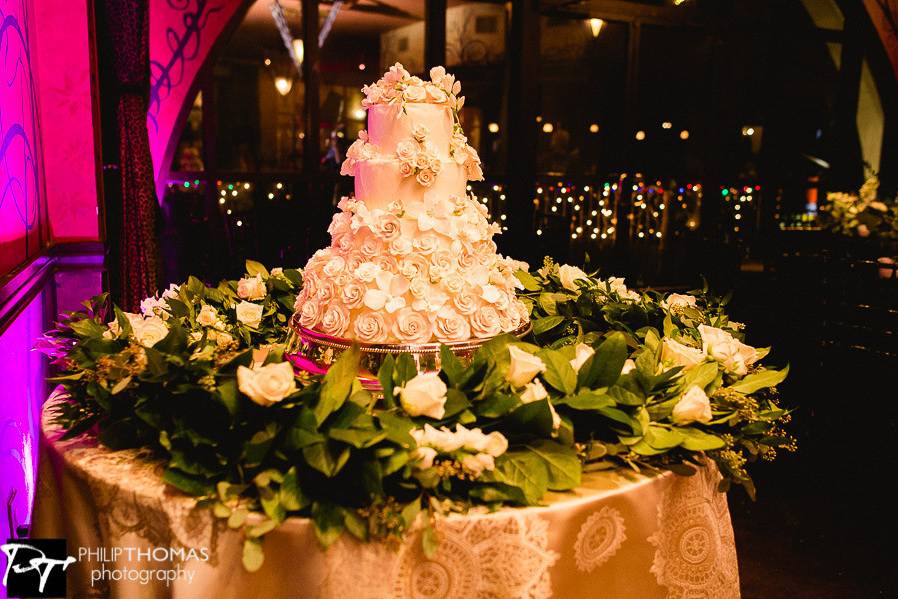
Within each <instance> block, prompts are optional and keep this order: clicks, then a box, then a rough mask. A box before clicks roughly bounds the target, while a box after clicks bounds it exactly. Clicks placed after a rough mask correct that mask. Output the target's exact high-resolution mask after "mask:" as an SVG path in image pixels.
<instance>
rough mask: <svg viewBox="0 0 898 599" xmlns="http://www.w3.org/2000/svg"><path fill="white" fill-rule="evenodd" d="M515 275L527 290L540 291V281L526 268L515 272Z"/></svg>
mask: <svg viewBox="0 0 898 599" xmlns="http://www.w3.org/2000/svg"><path fill="white" fill-rule="evenodd" d="M514 276H515V277H517V279H518V281H520V282H521V285H523V286H524V289H526V290H527V291H539V290H540V289H541V286H540V284H539V281H537V280H536V278H535V277H534V276H533V275H531V274H530V273H529V272H527V271H526V270H518V271H516V272H515V273H514Z"/></svg>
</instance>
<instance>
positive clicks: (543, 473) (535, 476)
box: [492, 450, 549, 504]
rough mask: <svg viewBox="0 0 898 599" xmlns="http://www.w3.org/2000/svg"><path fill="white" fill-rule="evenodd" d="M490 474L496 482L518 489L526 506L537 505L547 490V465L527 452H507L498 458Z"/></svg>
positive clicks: (533, 454) (538, 457)
mask: <svg viewBox="0 0 898 599" xmlns="http://www.w3.org/2000/svg"><path fill="white" fill-rule="evenodd" d="M492 474H493V478H494V479H495V480H496V482H500V483H504V484H507V485H510V486H512V487H517V488H519V489H520V490H521V492H522V493H523V494H524V498H525V499H526V501H527V503H528V504H536V503H538V502H539V500H540V499H542V497H543V495H545V494H546V491H547V490H548V488H549V472H548V466H547V464H546V463H545V461H544V460H543V459H542V458H541V457H540V456H538V455H536V454H535V453H533V452H531V451H527V450H515V451H507V452H505V453H504V454H502V455H501V456H499V458H498V459H497V460H496V468H495V470H493V473H492Z"/></svg>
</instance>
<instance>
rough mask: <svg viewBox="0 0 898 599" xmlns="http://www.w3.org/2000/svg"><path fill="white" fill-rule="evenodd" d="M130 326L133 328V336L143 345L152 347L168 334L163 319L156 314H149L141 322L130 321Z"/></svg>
mask: <svg viewBox="0 0 898 599" xmlns="http://www.w3.org/2000/svg"><path fill="white" fill-rule="evenodd" d="M135 325H136V326H135ZM131 328H132V329H133V330H134V338H135V339H137V342H138V343H140V344H141V345H143V346H144V347H153V346H154V345H156V344H157V343H159V342H160V341H162V340H163V339H165V337H166V335H168V327H167V326H165V321H164V320H162V319H161V318H159V317H158V316H151V317H149V318H147V319H146V320H144V321H142V322H138V321H136V320H135V321H132V322H131Z"/></svg>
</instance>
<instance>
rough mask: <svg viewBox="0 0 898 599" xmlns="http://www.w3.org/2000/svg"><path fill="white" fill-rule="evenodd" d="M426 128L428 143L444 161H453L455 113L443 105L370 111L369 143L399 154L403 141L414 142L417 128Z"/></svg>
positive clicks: (380, 106) (377, 107)
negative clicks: (397, 148)
mask: <svg viewBox="0 0 898 599" xmlns="http://www.w3.org/2000/svg"><path fill="white" fill-rule="evenodd" d="M416 126H419V127H423V128H424V131H425V132H426V133H425V135H426V138H427V141H429V142H430V143H432V144H433V145H434V147H436V149H437V151H438V152H439V156H440V157H441V158H448V157H449V139H450V137H451V136H452V111H451V110H450V109H449V108H448V107H447V106H445V105H441V104H413V103H408V104H405V105H404V106H401V105H399V104H375V105H374V106H369V107H368V141H369V142H371V143H372V144H374V145H375V146H377V147H378V148H380V151H381V152H385V153H391V152H395V151H396V146H398V145H399V144H400V143H401V142H403V141H409V140H410V139H412V137H413V135H414V131H415V127H416Z"/></svg>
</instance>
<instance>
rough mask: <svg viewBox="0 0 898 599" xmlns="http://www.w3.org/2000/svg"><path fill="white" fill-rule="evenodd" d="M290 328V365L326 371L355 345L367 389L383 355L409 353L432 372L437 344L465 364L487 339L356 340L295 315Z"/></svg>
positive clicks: (374, 385)
mask: <svg viewBox="0 0 898 599" xmlns="http://www.w3.org/2000/svg"><path fill="white" fill-rule="evenodd" d="M290 328H291V329H292V331H293V334H292V335H291V336H290V340H289V341H288V344H287V352H286V357H287V359H288V360H290V362H291V363H292V364H293V366H294V368H297V369H299V370H304V371H306V372H309V373H311V374H326V373H327V370H328V368H330V365H331V364H333V363H334V361H335V360H336V359H337V358H338V357H339V356H340V354H341V353H343V352H344V351H345V350H347V349H349V348H350V347H352V346H353V344H355V345H356V346H358V348H359V350H360V351H361V354H362V357H361V362H360V363H359V374H358V376H359V380H360V381H361V383H362V386H363V387H364V388H365V389H368V390H371V391H379V390H380V382H379V381H378V380H377V371H378V370H379V369H380V366H381V364H383V361H384V359H385V358H386V357H387V356H394V357H396V356H398V355H399V354H409V355H411V356H412V359H414V361H415V365H416V366H417V368H418V372H435V371H437V370H439V369H440V346H442V345H445V346H446V347H448V348H449V349H450V350H451V351H452V353H453V354H455V356H456V357H458V358H459V360H461V361H462V362H464V363H469V362H470V361H471V358H472V357H473V356H474V352H476V351H477V350H478V349H480V347H481V346H483V344H485V343H486V342H488V341H489V339H469V340H467V341H454V342H448V343H412V344H401V343H359V342H357V341H352V340H351V339H342V338H340V337H331V336H330V335H325V334H324V333H321V332H319V331H315V330H312V329H307V328H305V327H303V326H301V325H300V324H299V321H298V319H297V315H296V314H294V315H293V317H292V318H291V319H290ZM532 329H533V327H532V326H531V325H530V322H529V321H528V322H527V323H525V324H523V325H521V326H520V327H518V328H517V329H516V330H514V331H512V332H511V334H512V335H514V336H515V337H518V338H523V337H525V336H526V335H527V334H529V333H530V331H531V330H532Z"/></svg>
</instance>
